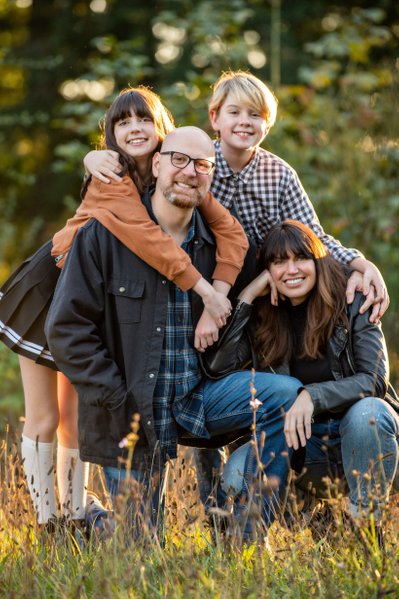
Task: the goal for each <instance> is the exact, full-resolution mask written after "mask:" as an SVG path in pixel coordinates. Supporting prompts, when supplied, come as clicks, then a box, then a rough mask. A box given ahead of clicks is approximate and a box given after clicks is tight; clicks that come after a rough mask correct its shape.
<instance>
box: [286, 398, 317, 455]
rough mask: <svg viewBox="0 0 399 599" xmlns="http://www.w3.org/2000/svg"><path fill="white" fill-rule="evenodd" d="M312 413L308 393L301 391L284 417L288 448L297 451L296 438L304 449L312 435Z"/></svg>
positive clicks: (311, 404)
mask: <svg viewBox="0 0 399 599" xmlns="http://www.w3.org/2000/svg"><path fill="white" fill-rule="evenodd" d="M313 411H314V405H313V400H312V398H311V396H310V393H309V392H308V391H306V390H305V389H303V390H302V391H301V392H300V394H299V395H298V397H297V398H296V400H295V403H294V405H293V406H292V407H291V408H290V409H289V410H288V412H287V414H286V415H285V424H284V434H285V438H286V441H287V445H288V447H293V448H294V449H299V443H298V437H299V442H300V444H301V447H305V445H306V441H307V439H310V437H311V435H312V415H313Z"/></svg>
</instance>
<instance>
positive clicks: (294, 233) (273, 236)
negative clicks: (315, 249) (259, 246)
mask: <svg viewBox="0 0 399 599" xmlns="http://www.w3.org/2000/svg"><path fill="white" fill-rule="evenodd" d="M289 254H294V256H303V257H305V258H308V259H311V260H313V259H314V255H313V253H312V251H311V248H310V247H309V245H308V244H307V243H306V239H304V238H303V237H302V235H301V234H300V232H299V231H298V230H297V229H293V228H291V229H288V228H279V229H276V230H275V231H273V232H271V233H270V234H269V237H268V243H267V251H266V252H265V264H266V265H270V264H271V263H272V262H274V261H275V260H277V259H278V260H286V259H287V258H288V256H289Z"/></svg>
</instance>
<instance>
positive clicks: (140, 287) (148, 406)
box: [46, 195, 253, 466]
mask: <svg viewBox="0 0 399 599" xmlns="http://www.w3.org/2000/svg"><path fill="white" fill-rule="evenodd" d="M143 202H144V203H145V205H146V207H147V209H148V211H149V213H150V215H151V216H152V217H153V215H152V211H151V202H150V198H149V195H147V196H145V198H144V199H143ZM215 250H216V247H215V242H214V238H213V236H212V234H211V233H210V231H209V230H208V228H207V227H206V225H205V224H204V222H203V221H202V219H201V216H200V214H199V213H198V212H197V215H196V237H195V239H194V242H193V256H192V261H193V263H194V265H195V266H196V268H197V269H198V270H199V271H200V272H201V274H202V275H203V277H204V278H205V279H207V280H208V281H210V280H211V278H212V273H213V270H214V268H215ZM250 276H253V272H251V273H250ZM170 284H171V283H169V281H167V280H166V279H165V278H164V277H163V276H162V275H160V274H159V273H158V272H157V271H156V270H154V269H153V268H151V267H150V266H148V265H147V264H146V263H145V262H143V260H141V259H140V258H139V257H138V256H136V255H135V254H133V253H132V252H131V251H130V250H128V249H127V248H126V247H125V246H124V245H122V243H120V242H119V241H118V240H117V239H116V237H114V236H113V235H112V234H111V233H110V232H109V231H108V230H107V229H105V228H104V227H103V226H102V225H101V224H100V223H99V222H97V221H95V220H91V221H90V222H89V223H88V224H87V225H85V226H84V227H83V228H82V229H81V230H80V231H79V233H78V235H77V237H76V240H75V242H74V244H73V247H72V249H71V250H70V253H69V256H68V260H67V262H66V265H65V267H64V268H63V271H62V274H61V277H60V279H59V283H58V285H57V288H56V291H55V295H54V300H53V302H52V305H51V308H50V311H49V314H48V318H47V321H46V335H47V338H48V343H49V347H50V350H51V352H52V354H53V356H54V358H55V361H56V363H57V366H58V367H59V369H60V370H61V371H62V372H63V373H64V374H65V375H66V376H67V377H68V378H69V379H70V380H71V381H72V383H73V384H74V386H75V388H76V390H77V392H78V396H79V423H78V425H79V448H80V455H81V458H82V459H83V460H85V461H90V462H94V463H98V464H102V465H105V466H117V465H118V457H120V456H122V455H123V451H122V450H121V449H120V448H119V446H118V443H119V442H120V440H121V439H122V438H123V437H124V436H125V435H126V433H128V432H129V423H130V421H131V417H132V415H133V414H134V413H139V414H140V431H139V436H140V439H139V442H138V445H137V447H136V449H135V452H134V462H133V466H143V464H144V462H145V461H146V460H151V459H152V456H153V452H154V448H155V447H156V446H157V438H156V434H155V429H154V424H153V408H152V397H153V393H154V388H155V384H156V380H157V376H158V370H159V366H160V360H161V352H162V345H163V335H164V325H165V321H166V313H167V305H168V287H169V285H170ZM243 284H245V281H243ZM202 310H203V304H202V300H201V298H200V297H199V296H198V295H197V294H196V293H194V292H193V293H192V316H193V324H194V327H195V326H196V324H197V322H198V320H199V317H200V316H201V313H202Z"/></svg>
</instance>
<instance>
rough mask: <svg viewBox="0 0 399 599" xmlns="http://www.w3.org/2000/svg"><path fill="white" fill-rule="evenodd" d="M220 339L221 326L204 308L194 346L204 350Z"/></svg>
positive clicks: (201, 350) (196, 331)
mask: <svg viewBox="0 0 399 599" xmlns="http://www.w3.org/2000/svg"><path fill="white" fill-rule="evenodd" d="M218 339H219V327H218V326H217V324H216V322H215V319H214V318H212V316H211V315H210V314H209V312H208V310H207V309H206V308H204V311H203V312H202V315H201V318H200V319H199V321H198V324H197V328H196V329H195V337H194V347H195V349H196V350H197V351H199V352H201V353H202V352H204V351H205V350H206V348H207V347H210V346H211V345H213V344H214V343H215V342H216V341H217V340H218Z"/></svg>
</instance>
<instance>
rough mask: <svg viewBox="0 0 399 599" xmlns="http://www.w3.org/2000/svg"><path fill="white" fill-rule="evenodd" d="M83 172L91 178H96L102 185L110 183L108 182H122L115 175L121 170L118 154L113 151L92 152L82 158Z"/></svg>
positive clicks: (120, 178)
mask: <svg viewBox="0 0 399 599" xmlns="http://www.w3.org/2000/svg"><path fill="white" fill-rule="evenodd" d="M83 164H84V166H85V171H86V173H88V174H89V175H92V176H93V177H97V179H100V181H102V182H103V183H110V180H111V179H113V180H114V181H118V182H119V181H122V177H119V175H117V174H116V173H119V172H120V170H121V165H120V162H119V154H118V152H115V151H114V150H92V151H91V152H89V153H88V154H86V156H85V157H84V158H83Z"/></svg>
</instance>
